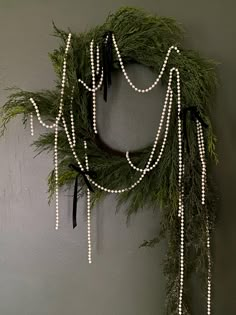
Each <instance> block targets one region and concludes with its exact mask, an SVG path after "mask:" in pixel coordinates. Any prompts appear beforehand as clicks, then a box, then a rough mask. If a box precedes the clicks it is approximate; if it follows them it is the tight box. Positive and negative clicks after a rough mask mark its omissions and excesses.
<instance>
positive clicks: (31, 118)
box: [30, 113, 34, 137]
mask: <svg viewBox="0 0 236 315" xmlns="http://www.w3.org/2000/svg"><path fill="white" fill-rule="evenodd" d="M30 134H31V136H32V137H33V135H34V115H33V113H30Z"/></svg>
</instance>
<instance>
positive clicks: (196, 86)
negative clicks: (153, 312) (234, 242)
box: [1, 8, 217, 315]
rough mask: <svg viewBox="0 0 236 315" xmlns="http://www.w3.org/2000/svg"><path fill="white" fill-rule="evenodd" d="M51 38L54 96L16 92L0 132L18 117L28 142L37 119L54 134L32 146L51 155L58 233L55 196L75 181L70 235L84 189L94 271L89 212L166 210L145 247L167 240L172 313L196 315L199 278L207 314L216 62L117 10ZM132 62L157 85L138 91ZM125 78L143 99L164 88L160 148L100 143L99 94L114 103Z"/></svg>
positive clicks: (142, 18) (172, 26)
mask: <svg viewBox="0 0 236 315" xmlns="http://www.w3.org/2000/svg"><path fill="white" fill-rule="evenodd" d="M55 33H56V35H57V36H58V37H60V38H61V39H62V42H63V45H62V46H61V47H60V48H59V49H57V50H55V51H54V52H53V53H52V54H51V55H50V56H51V59H52V62H53V65H54V67H55V71H56V73H57V75H58V84H57V87H56V88H55V89H54V90H53V91H50V90H46V91H41V92H35V93H33V92H25V91H22V90H17V91H13V93H12V94H10V96H9V99H8V101H7V103H6V104H5V105H4V106H3V107H2V110H1V119H2V131H4V129H5V126H6V124H7V123H8V122H9V120H11V119H12V118H13V117H15V116H16V115H18V114H24V122H26V120H27V118H28V117H29V120H30V129H31V135H32V136H34V133H35V132H34V119H35V118H36V119H38V121H39V123H40V124H41V125H42V126H43V127H45V128H47V129H48V132H46V133H44V134H42V135H40V136H39V138H38V139H37V140H35V141H34V145H35V146H36V148H37V149H38V150H39V151H40V152H42V151H47V152H49V151H52V152H53V153H54V170H53V171H52V173H51V174H50V176H49V181H48V182H49V195H50V199H51V197H52V196H55V228H56V230H57V229H58V228H59V226H60V220H59V219H60V207H59V188H60V187H62V186H63V185H67V184H71V183H73V182H74V183H75V184H74V200H73V219H72V220H73V227H74V228H75V227H76V225H77V198H78V187H80V189H82V190H83V191H84V192H85V193H86V196H87V233H88V261H89V263H92V235H91V208H92V207H93V206H94V205H95V203H96V202H98V201H99V200H100V199H101V198H103V197H104V196H105V195H106V194H109V193H112V194H116V195H117V197H118V206H120V205H121V204H123V203H125V204H128V209H127V213H128V216H130V215H131V214H133V213H136V212H137V211H138V210H139V209H140V208H143V207H149V208H150V207H153V208H154V209H160V210H159V211H160V216H161V229H160V232H159V235H157V236H156V237H155V238H154V239H152V240H150V241H145V242H144V243H143V246H154V245H155V244H157V243H158V242H159V241H160V240H161V239H166V240H167V244H168V249H167V258H166V260H165V262H164V273H165V275H166V279H167V303H166V305H167V314H179V315H182V314H184V315H185V314H191V303H189V296H190V292H189V288H188V282H187V279H189V277H190V275H191V274H192V272H197V273H198V274H199V276H200V277H201V279H203V283H204V284H205V285H206V291H205V292H206V293H207V294H206V295H207V296H206V298H207V304H206V313H207V314H208V315H210V314H211V290H212V282H211V279H212V274H211V273H212V258H211V241H210V240H211V233H212V230H213V228H214V222H215V200H216V197H215V193H214V189H213V187H214V186H213V184H212V180H211V176H210V175H209V172H208V169H209V168H210V165H211V161H217V157H216V154H215V141H216V139H215V136H214V134H213V131H212V125H211V120H210V118H209V115H210V108H211V105H212V103H213V102H214V94H215V90H216V85H217V78H216V73H215V63H214V62H213V61H210V60H207V59H204V58H202V57H201V56H200V55H199V54H198V53H196V52H194V51H192V50H186V49H184V48H183V46H182V40H183V30H182V27H181V26H180V25H179V24H178V23H177V22H176V21H175V20H173V19H170V18H165V17H157V16H151V15H148V14H146V13H145V12H144V11H142V10H138V9H134V8H122V9H120V10H119V11H118V12H116V13H115V14H113V15H110V16H109V17H108V18H107V21H106V22H105V23H104V24H103V25H102V26H99V27H96V28H94V29H92V30H91V31H89V32H87V33H81V34H79V35H77V34H72V33H71V32H69V33H67V32H64V31H61V30H59V29H57V28H56V27H55ZM130 63H139V64H142V65H144V66H147V67H150V68H151V70H152V71H153V72H154V73H156V74H157V78H156V80H155V81H154V82H153V83H152V84H151V85H150V83H149V84H148V83H147V87H144V88H140V87H137V86H136V85H135V84H134V83H133V81H132V80H131V78H130V77H129V75H128V73H127V71H126V65H127V64H130ZM119 69H121V71H122V73H123V75H124V77H125V79H126V80H127V83H128V84H129V86H130V87H131V88H132V89H134V91H136V92H137V93H148V92H150V91H151V90H152V89H154V88H155V87H156V85H158V84H162V85H163V86H165V88H166V94H165V100H164V104H163V108H162V114H161V117H160V121H159V124H157V130H156V135H155V137H154V140H153V142H152V143H151V144H150V145H149V146H148V147H146V148H144V149H142V150H139V151H137V152H128V151H127V152H125V153H123V152H118V151H115V150H113V149H111V148H108V147H107V146H106V145H105V144H104V143H103V142H102V140H101V138H100V137H99V128H98V126H97V114H96V112H97V101H96V99H97V94H98V93H101V92H100V90H101V89H103V97H104V100H105V101H106V102H109V93H112V89H113V87H112V86H111V84H112V72H114V71H118V70H119ZM157 230H159V229H158V227H157ZM205 279H206V281H205Z"/></svg>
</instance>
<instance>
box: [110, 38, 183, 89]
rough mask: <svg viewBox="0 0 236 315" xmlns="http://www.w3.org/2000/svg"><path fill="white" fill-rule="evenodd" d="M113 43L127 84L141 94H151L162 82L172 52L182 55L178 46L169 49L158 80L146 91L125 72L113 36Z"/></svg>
mask: <svg viewBox="0 0 236 315" xmlns="http://www.w3.org/2000/svg"><path fill="white" fill-rule="evenodd" d="M112 41H113V44H114V47H115V50H116V54H117V57H118V60H119V63H120V67H121V70H122V72H123V74H124V76H125V79H126V80H127V82H128V83H129V85H130V86H131V87H132V88H133V89H134V90H135V91H136V92H139V93H147V92H150V91H151V90H152V89H153V88H154V87H155V86H156V85H157V84H158V82H159V81H160V79H161V77H162V75H163V73H164V71H165V68H166V65H167V62H168V59H169V56H170V53H171V51H172V50H175V51H176V52H177V53H178V54H180V51H179V49H178V47H176V46H171V47H170V48H169V49H168V52H167V54H166V57H165V60H164V63H163V65H162V68H161V71H160V73H159V75H158V77H157V79H156V80H155V81H154V82H153V84H152V85H151V86H150V87H148V88H146V89H139V88H137V87H136V86H135V85H134V84H133V82H132V81H131V80H130V78H129V76H128V74H127V72H126V70H125V67H124V64H123V61H122V58H121V54H120V52H119V48H118V46H117V43H116V39H115V35H114V34H112Z"/></svg>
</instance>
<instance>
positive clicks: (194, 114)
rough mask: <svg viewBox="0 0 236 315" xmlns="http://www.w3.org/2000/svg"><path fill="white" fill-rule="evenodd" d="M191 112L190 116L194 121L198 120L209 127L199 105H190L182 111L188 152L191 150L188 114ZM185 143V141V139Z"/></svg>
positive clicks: (205, 126)
mask: <svg viewBox="0 0 236 315" xmlns="http://www.w3.org/2000/svg"><path fill="white" fill-rule="evenodd" d="M188 112H189V113H190V118H191V120H192V121H196V120H198V121H199V122H200V123H201V125H202V126H203V127H204V128H207V127H208V125H207V123H206V122H205V121H204V120H203V119H202V117H201V114H200V112H199V110H198V107H197V106H189V107H185V108H183V109H182V110H181V112H180V117H181V119H182V120H183V136H184V139H185V140H186V147H187V151H188V153H189V152H190V146H189V140H188V132H187V114H188ZM183 144H184V141H183Z"/></svg>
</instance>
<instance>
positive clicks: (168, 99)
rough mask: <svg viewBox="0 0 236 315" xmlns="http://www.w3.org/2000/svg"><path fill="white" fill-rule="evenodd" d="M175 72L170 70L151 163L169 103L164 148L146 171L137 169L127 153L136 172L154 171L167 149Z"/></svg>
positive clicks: (174, 69) (127, 157)
mask: <svg viewBox="0 0 236 315" xmlns="http://www.w3.org/2000/svg"><path fill="white" fill-rule="evenodd" d="M173 71H176V68H172V69H171V70H170V74H169V81H168V86H167V92H166V96H165V102H164V106H163V110H162V114H161V119H160V123H159V127H158V130H157V134H156V138H155V141H154V143H153V147H152V150H151V153H150V156H149V161H150V163H151V162H152V160H153V156H154V153H155V150H156V146H157V144H158V141H159V136H160V133H161V130H162V125H163V120H164V118H165V113H166V108H167V105H168V101H169V107H168V114H167V119H166V129H165V134H164V138H163V142H162V146H161V150H160V153H159V156H158V158H157V160H156V162H155V163H154V164H153V165H152V166H151V167H149V168H145V169H141V168H138V167H136V166H135V165H134V164H133V163H132V162H131V160H130V158H129V152H128V151H127V152H126V159H127V161H128V163H129V165H130V166H131V167H132V168H133V169H135V170H136V171H139V172H143V171H144V170H145V171H147V172H149V171H151V170H153V169H154V168H155V167H156V166H157V165H158V163H159V161H160V159H161V156H162V154H163V151H164V148H165V144H166V140H167V135H168V131H169V123H170V114H171V107H172V99H173V92H172V90H171V84H172V75H173ZM150 163H149V164H150Z"/></svg>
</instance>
